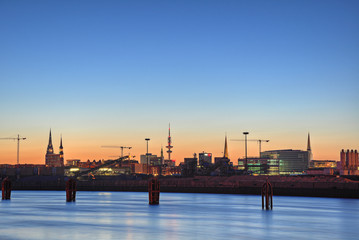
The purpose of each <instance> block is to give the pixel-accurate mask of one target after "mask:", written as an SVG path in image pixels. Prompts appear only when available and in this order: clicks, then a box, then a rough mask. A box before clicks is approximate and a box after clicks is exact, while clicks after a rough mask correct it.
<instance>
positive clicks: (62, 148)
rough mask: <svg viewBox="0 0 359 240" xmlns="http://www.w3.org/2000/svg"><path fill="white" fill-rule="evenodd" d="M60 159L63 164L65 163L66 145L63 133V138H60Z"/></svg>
mask: <svg viewBox="0 0 359 240" xmlns="http://www.w3.org/2000/svg"><path fill="white" fill-rule="evenodd" d="M59 154H60V161H61V166H63V165H64V147H63V146H62V135H61V139H60V152H59Z"/></svg>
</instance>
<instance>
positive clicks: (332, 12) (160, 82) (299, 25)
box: [0, 0, 359, 164]
mask: <svg viewBox="0 0 359 240" xmlns="http://www.w3.org/2000/svg"><path fill="white" fill-rule="evenodd" d="M358 12H359V1H356V0H353V1H351V0H346V1H340V0H318V1H307V0H298V1H297V0H293V1H287V0H263V1H259V0H258V1H257V0H253V1H241V0H234V1H230V0H226V1H220V0H216V1H211V0H208V1H201V0H198V1H192V0H188V1H186V0H183V1H140V0H138V1H137V0H132V1H125V0H124V1H111V0H108V1H100V0H86V1H85V0H77V1H73V0H71V1H69V0H64V1H45V0H43V1H37V0H33V1H26V0H23V1H21V0H19V1H12V0H1V1H0V116H1V117H0V138H7V137H16V136H17V134H20V136H22V137H26V138H27V139H26V140H23V141H21V142H20V163H28V164H31V163H36V164H44V163H45V153H46V147H47V144H48V137H49V136H48V135H49V131H50V128H51V130H52V136H53V144H54V148H55V152H58V146H59V144H60V137H61V135H62V138H63V146H64V156H65V160H67V159H81V160H82V161H86V160H87V159H90V160H94V159H96V160H99V159H108V158H113V157H111V156H118V155H120V154H121V153H120V149H115V148H114V149H111V148H102V147H101V146H103V145H117V146H131V147H132V149H131V152H129V151H128V150H127V151H126V150H125V151H124V153H125V154H127V153H130V154H131V155H134V156H136V157H135V158H136V159H139V156H140V155H141V154H144V153H145V152H146V141H145V138H150V139H151V140H150V141H149V152H151V153H152V154H157V155H159V154H160V150H161V146H163V147H165V146H166V144H167V136H168V124H169V123H171V135H172V145H173V146H174V147H173V149H172V150H173V153H172V158H173V159H175V160H176V162H177V164H178V163H180V162H182V161H183V158H185V157H192V156H193V153H197V154H198V153H199V152H202V151H206V152H209V153H212V154H213V155H214V156H223V148H224V138H225V135H226V134H227V137H228V150H229V158H230V159H231V161H232V162H234V163H235V164H236V163H237V159H238V157H243V156H244V142H243V141H231V139H244V135H243V134H242V133H243V132H244V131H248V132H249V135H248V139H269V140H270V141H269V142H268V143H263V144H262V150H275V149H299V150H306V148H307V146H306V144H307V134H308V132H310V136H311V145H312V151H313V155H314V159H329V160H339V152H340V150H341V149H343V148H344V149H358V150H359V124H358V123H359V121H358V119H359V14H358ZM16 146H17V144H16V141H13V140H0V164H5V163H8V164H15V163H16ZM165 151H166V149H165ZM257 155H258V144H257V143H256V142H255V141H253V142H249V143H248V156H257Z"/></svg>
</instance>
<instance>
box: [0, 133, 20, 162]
mask: <svg viewBox="0 0 359 240" xmlns="http://www.w3.org/2000/svg"><path fill="white" fill-rule="evenodd" d="M0 139H1V140H17V164H19V147H20V140H25V139H26V138H24V137H20V135H19V134H18V135H17V138H0Z"/></svg>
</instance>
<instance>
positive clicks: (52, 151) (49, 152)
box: [47, 128, 54, 154]
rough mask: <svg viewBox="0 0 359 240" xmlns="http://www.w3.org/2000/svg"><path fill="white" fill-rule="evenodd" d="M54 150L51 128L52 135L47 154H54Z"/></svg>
mask: <svg viewBox="0 0 359 240" xmlns="http://www.w3.org/2000/svg"><path fill="white" fill-rule="evenodd" d="M53 153H54V148H53V146H52V137H51V128H50V135H49V144H48V145H47V154H53Z"/></svg>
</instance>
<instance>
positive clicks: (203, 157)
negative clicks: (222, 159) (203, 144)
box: [198, 152, 212, 166]
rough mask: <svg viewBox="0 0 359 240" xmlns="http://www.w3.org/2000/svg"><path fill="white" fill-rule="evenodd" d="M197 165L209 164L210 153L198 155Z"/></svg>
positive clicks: (210, 160)
mask: <svg viewBox="0 0 359 240" xmlns="http://www.w3.org/2000/svg"><path fill="white" fill-rule="evenodd" d="M198 160H199V165H201V166H202V165H205V164H211V163H212V153H206V152H201V153H199V154H198Z"/></svg>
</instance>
